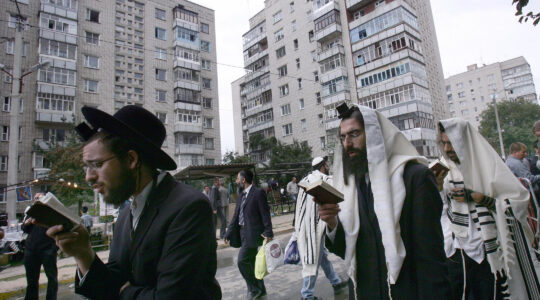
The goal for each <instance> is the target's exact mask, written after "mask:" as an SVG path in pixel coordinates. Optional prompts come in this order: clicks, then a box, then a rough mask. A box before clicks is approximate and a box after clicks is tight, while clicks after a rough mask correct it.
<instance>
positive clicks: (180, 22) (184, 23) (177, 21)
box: [173, 19, 199, 32]
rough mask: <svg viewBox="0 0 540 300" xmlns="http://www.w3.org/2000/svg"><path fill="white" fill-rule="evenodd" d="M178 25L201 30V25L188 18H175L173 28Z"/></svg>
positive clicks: (192, 29)
mask: <svg viewBox="0 0 540 300" xmlns="http://www.w3.org/2000/svg"><path fill="white" fill-rule="evenodd" d="M176 26H178V27H182V28H186V29H189V30H191V31H195V32H199V25H197V24H196V23H191V22H188V21H186V20H182V19H174V24H173V28H174V27H176Z"/></svg>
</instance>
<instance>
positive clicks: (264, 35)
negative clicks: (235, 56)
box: [243, 31, 266, 51]
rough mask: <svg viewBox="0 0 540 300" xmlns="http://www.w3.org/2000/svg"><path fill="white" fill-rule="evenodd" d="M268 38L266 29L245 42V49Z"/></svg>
mask: <svg viewBox="0 0 540 300" xmlns="http://www.w3.org/2000/svg"><path fill="white" fill-rule="evenodd" d="M265 38H266V31H265V32H262V33H261V34H259V35H258V36H256V37H254V38H252V39H251V40H249V41H247V42H245V43H244V49H243V50H244V51H246V50H247V49H249V48H250V47H251V46H253V45H255V44H257V43H258V42H260V41H262V40H264V39H265Z"/></svg>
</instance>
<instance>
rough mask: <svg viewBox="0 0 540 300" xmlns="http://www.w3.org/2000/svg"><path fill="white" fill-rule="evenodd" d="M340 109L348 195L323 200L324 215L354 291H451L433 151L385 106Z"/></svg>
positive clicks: (389, 295) (337, 171) (340, 177)
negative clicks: (426, 153)
mask: <svg viewBox="0 0 540 300" xmlns="http://www.w3.org/2000/svg"><path fill="white" fill-rule="evenodd" d="M338 111H339V117H340V118H341V119H342V120H341V124H340V128H339V134H340V140H341V143H342V147H337V149H336V151H335V158H334V172H333V173H334V182H333V185H334V187H336V188H337V189H338V190H340V191H342V192H343V194H344V198H345V199H344V201H343V202H341V203H340V204H339V205H338V204H320V205H319V216H320V218H321V219H322V220H323V221H325V222H326V246H327V248H328V249H329V250H330V251H332V252H333V253H335V254H337V255H338V256H340V257H342V258H344V259H345V262H346V265H348V266H349V269H348V275H349V278H350V281H349V298H350V299H437V300H442V299H449V295H450V290H449V288H448V279H447V269H446V261H445V255H444V248H443V235H442V229H441V224H440V218H439V213H441V212H442V201H441V198H440V195H439V192H438V189H437V185H436V182H435V178H434V176H433V174H432V172H431V171H430V170H429V169H428V168H427V167H426V166H425V164H426V163H427V162H426V160H425V158H424V157H422V156H419V155H418V152H417V151H416V149H415V148H414V146H413V145H412V144H411V143H410V142H409V141H407V139H406V138H405V136H404V135H403V134H402V133H401V132H400V131H399V130H398V129H397V128H396V127H395V126H394V125H393V124H392V123H391V122H390V121H389V120H387V119H386V118H385V117H384V116H383V115H382V114H380V113H379V112H376V111H374V110H371V109H369V108H367V107H364V106H353V107H351V108H350V109H349V108H348V107H347V106H346V105H345V104H343V105H341V106H339V107H338ZM314 201H318V199H315V200H314ZM320 203H322V202H320Z"/></svg>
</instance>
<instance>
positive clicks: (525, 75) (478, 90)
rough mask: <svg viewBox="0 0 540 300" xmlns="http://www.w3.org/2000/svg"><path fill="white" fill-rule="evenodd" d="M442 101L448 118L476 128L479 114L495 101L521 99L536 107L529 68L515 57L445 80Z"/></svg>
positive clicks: (476, 67)
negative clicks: (446, 106)
mask: <svg viewBox="0 0 540 300" xmlns="http://www.w3.org/2000/svg"><path fill="white" fill-rule="evenodd" d="M445 84H446V97H447V98H446V99H447V101H448V105H449V108H450V115H451V116H452V117H459V118H463V119H465V120H467V121H469V122H471V124H473V125H474V126H476V127H478V126H480V122H481V121H482V119H481V117H480V114H481V113H482V112H483V111H484V110H485V109H486V108H487V107H488V104H490V103H493V102H495V101H507V100H510V101H512V100H516V99H525V100H527V101H530V102H533V103H537V102H536V100H537V99H538V95H537V94H536V89H535V87H534V81H533V76H532V72H531V67H530V65H529V63H527V60H525V58H524V57H522V56H520V57H516V58H512V59H509V60H506V61H503V62H496V63H493V64H489V65H483V66H481V67H478V65H477V64H474V65H470V66H468V67H467V71H466V72H463V73H460V74H456V75H452V76H450V77H448V78H446V79H445Z"/></svg>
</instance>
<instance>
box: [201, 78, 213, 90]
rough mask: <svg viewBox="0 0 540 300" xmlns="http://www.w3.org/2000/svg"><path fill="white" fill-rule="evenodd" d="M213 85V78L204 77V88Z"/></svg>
mask: <svg viewBox="0 0 540 300" xmlns="http://www.w3.org/2000/svg"><path fill="white" fill-rule="evenodd" d="M211 85H212V80H211V79H209V78H203V79H202V86H203V88H205V89H210V88H212V86H211Z"/></svg>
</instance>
